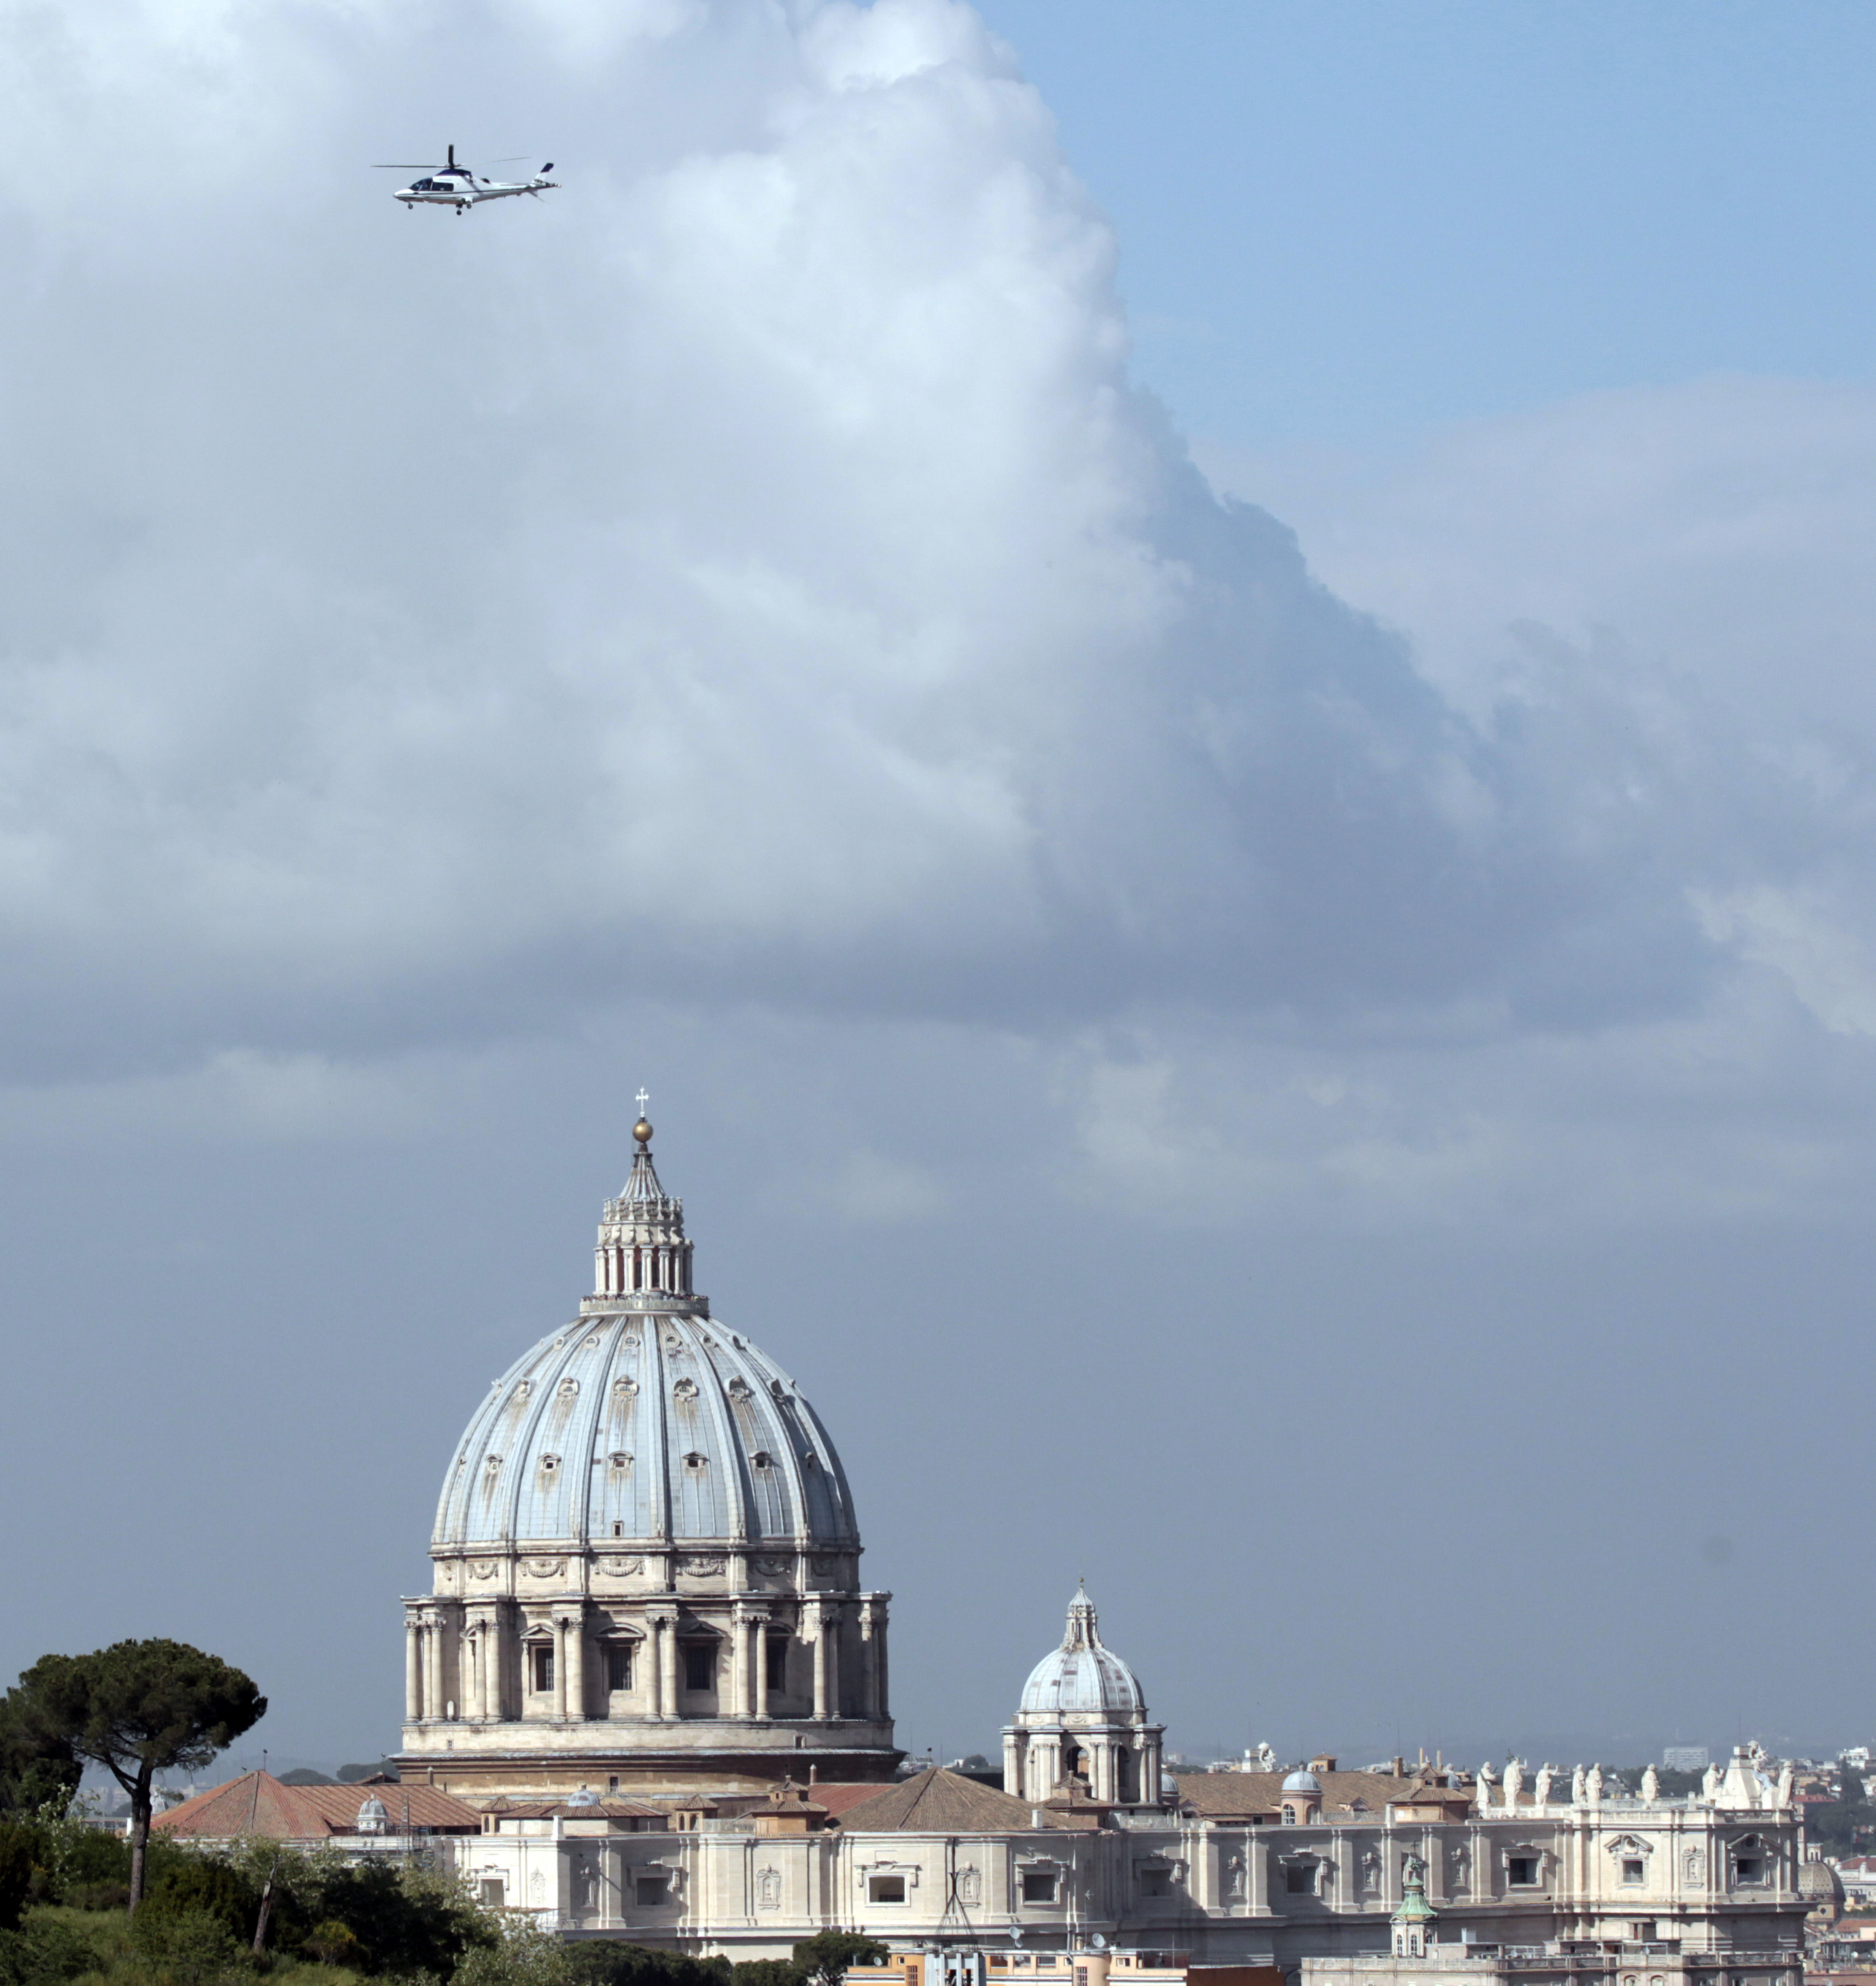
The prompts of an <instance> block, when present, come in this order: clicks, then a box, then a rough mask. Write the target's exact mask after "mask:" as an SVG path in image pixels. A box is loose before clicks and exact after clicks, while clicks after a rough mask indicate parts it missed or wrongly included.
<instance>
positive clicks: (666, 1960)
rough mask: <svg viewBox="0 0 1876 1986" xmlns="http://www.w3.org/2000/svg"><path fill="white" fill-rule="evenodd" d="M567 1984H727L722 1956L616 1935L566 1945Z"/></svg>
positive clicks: (727, 1966)
mask: <svg viewBox="0 0 1876 1986" xmlns="http://www.w3.org/2000/svg"><path fill="white" fill-rule="evenodd" d="M565 1959H566V1966H567V1974H566V1976H567V1978H568V1981H569V1982H570V1986H729V1977H730V1974H731V1971H732V1969H733V1968H732V1967H731V1966H730V1964H729V1960H728V1959H726V1958H690V1957H686V1956H685V1954H683V1953H682V1952H681V1951H650V1950H648V1948H647V1947H645V1946H644V1945H642V1944H621V1943H620V1942H619V1941H618V1939H616V1938H610V1937H596V1938H592V1939H590V1940H584V1939H583V1940H582V1941H581V1942H580V1943H579V1944H575V1945H570V1946H568V1947H567V1948H566V1951H565Z"/></svg>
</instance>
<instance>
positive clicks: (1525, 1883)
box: [1504, 1855, 1538, 1890]
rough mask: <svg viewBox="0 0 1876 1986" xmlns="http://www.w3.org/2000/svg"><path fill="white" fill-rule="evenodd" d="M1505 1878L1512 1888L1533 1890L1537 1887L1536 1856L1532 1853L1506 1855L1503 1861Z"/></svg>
mask: <svg viewBox="0 0 1876 1986" xmlns="http://www.w3.org/2000/svg"><path fill="white" fill-rule="evenodd" d="M1504 1873H1505V1880H1506V1881H1507V1883H1510V1884H1511V1887H1512V1888H1513V1889H1514V1890H1534V1889H1535V1888H1536V1887H1538V1858H1537V1857H1536V1856H1534V1855H1507V1856H1506V1857H1505V1863H1504Z"/></svg>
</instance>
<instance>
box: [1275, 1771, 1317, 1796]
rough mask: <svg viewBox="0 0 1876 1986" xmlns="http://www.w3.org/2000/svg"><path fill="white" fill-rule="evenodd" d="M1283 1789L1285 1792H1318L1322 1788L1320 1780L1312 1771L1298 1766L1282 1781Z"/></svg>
mask: <svg viewBox="0 0 1876 1986" xmlns="http://www.w3.org/2000/svg"><path fill="white" fill-rule="evenodd" d="M1283 1790H1284V1791H1285V1792H1286V1793H1319V1792H1321V1791H1322V1781H1321V1780H1320V1779H1318V1778H1317V1777H1316V1776H1315V1773H1314V1772H1308V1771H1306V1770H1305V1769H1302V1767H1298V1769H1297V1770H1296V1771H1295V1772H1292V1774H1291V1775H1290V1776H1289V1777H1288V1779H1285V1781H1284V1782H1283Z"/></svg>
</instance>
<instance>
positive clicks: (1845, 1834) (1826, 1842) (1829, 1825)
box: [1804, 1766, 1876, 1855]
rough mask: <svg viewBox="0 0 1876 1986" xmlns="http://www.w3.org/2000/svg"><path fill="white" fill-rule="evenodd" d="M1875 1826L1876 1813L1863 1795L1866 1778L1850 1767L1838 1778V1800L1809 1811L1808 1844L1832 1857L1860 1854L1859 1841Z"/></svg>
mask: <svg viewBox="0 0 1876 1986" xmlns="http://www.w3.org/2000/svg"><path fill="white" fill-rule="evenodd" d="M1872 1827H1876V1813H1872V1812H1871V1808H1870V1803H1869V1802H1868V1800H1867V1799H1864V1796H1863V1775H1862V1774H1861V1772H1853V1771H1852V1770H1851V1769H1850V1767H1848V1766H1844V1769H1842V1771H1841V1772H1840V1773H1839V1774H1838V1775H1837V1798H1836V1799H1834V1800H1831V1801H1829V1802H1828V1803H1826V1804H1825V1805H1824V1806H1814V1807H1807V1809H1805V1813H1804V1838H1805V1840H1806V1841H1807V1843H1810V1846H1812V1847H1814V1848H1822V1849H1824V1850H1826V1851H1827V1853H1830V1854H1832V1855H1854V1854H1856V1853H1858V1845H1859V1842H1860V1841H1861V1840H1862V1839H1863V1838H1864V1837H1865V1836H1868V1833H1869V1831H1870V1829H1871V1828H1872Z"/></svg>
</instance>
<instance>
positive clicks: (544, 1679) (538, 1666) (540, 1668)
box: [527, 1641, 554, 1689]
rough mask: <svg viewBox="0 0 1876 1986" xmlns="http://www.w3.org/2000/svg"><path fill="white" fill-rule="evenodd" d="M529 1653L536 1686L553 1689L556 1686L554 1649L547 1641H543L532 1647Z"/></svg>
mask: <svg viewBox="0 0 1876 1986" xmlns="http://www.w3.org/2000/svg"><path fill="white" fill-rule="evenodd" d="M527 1654H528V1660H529V1662H530V1665H531V1666H532V1668H533V1669H534V1687H535V1688H536V1689H551V1688H553V1687H554V1651H553V1650H552V1649H551V1648H549V1647H548V1646H547V1643H546V1642H544V1641H541V1642H537V1643H536V1644H535V1645H534V1647H533V1648H530V1649H529V1650H528V1651H527Z"/></svg>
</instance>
